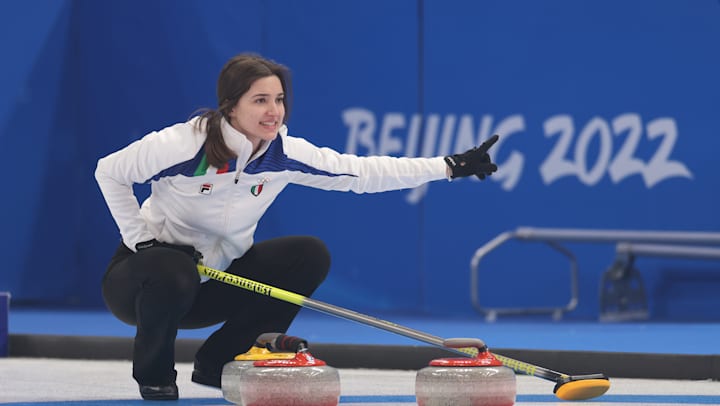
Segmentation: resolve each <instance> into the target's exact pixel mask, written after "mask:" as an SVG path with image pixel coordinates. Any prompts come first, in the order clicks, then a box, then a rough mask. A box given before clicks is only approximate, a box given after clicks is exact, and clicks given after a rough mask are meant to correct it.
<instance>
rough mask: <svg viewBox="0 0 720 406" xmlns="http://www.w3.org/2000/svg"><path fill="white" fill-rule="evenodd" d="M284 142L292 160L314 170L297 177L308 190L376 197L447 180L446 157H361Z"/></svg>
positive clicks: (299, 141) (302, 142)
mask: <svg viewBox="0 0 720 406" xmlns="http://www.w3.org/2000/svg"><path fill="white" fill-rule="evenodd" d="M284 141H285V144H286V145H285V150H286V153H287V155H288V158H290V159H294V160H297V161H300V162H302V163H304V164H306V165H308V166H309V167H311V168H313V169H314V170H311V171H297V172H295V173H294V175H293V182H294V183H298V184H302V185H305V186H311V187H315V188H319V189H324V190H339V191H352V192H355V193H375V192H385V191H390V190H399V189H409V188H414V187H417V186H420V185H422V184H425V183H427V182H431V181H435V180H440V179H446V170H447V164H445V161H444V160H443V157H433V158H406V157H391V156H363V157H360V156H356V155H351V154H341V153H339V152H337V151H335V150H332V149H330V148H319V147H316V146H315V145H312V144H311V143H310V142H308V141H306V140H304V139H302V138H296V137H285V139H284Z"/></svg>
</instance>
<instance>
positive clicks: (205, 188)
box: [200, 183, 213, 195]
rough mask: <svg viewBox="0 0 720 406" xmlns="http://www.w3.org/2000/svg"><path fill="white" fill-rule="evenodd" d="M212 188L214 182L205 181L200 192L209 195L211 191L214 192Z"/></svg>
mask: <svg viewBox="0 0 720 406" xmlns="http://www.w3.org/2000/svg"><path fill="white" fill-rule="evenodd" d="M212 188H213V185H212V183H203V185H202V186H200V194H202V195H209V194H210V193H212Z"/></svg>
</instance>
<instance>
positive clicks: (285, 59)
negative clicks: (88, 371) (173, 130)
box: [0, 0, 720, 320]
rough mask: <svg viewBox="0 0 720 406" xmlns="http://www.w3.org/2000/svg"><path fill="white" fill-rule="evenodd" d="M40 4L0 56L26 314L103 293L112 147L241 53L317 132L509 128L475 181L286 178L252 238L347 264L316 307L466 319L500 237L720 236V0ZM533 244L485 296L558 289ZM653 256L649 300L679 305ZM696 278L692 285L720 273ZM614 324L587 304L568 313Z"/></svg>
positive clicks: (532, 295)
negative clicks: (482, 256) (488, 249)
mask: <svg viewBox="0 0 720 406" xmlns="http://www.w3.org/2000/svg"><path fill="white" fill-rule="evenodd" d="M36 3H37V2H33V4H32V5H25V4H24V3H22V2H13V3H12V4H9V5H8V7H6V11H7V12H6V13H5V15H6V16H12V19H11V18H10V17H7V18H6V20H8V21H6V22H7V23H8V24H5V25H2V26H3V30H5V31H3V33H5V32H7V34H8V35H2V36H0V46H2V49H3V51H4V55H9V56H10V57H11V58H12V61H13V63H12V64H5V65H3V66H2V67H0V71H1V72H2V73H3V74H2V75H0V81H2V82H0V83H2V84H3V85H4V86H3V89H6V91H5V92H3V95H0V126H1V127H0V128H2V134H3V135H2V139H1V142H2V148H3V150H4V151H6V160H5V167H6V168H9V169H8V170H10V171H11V172H13V173H16V174H22V175H21V178H20V179H19V180H18V181H15V180H13V185H12V186H11V187H10V188H8V190H9V191H10V192H9V193H11V194H10V195H9V197H8V198H6V199H3V210H1V211H0V213H2V214H0V216H2V223H3V224H4V225H5V229H6V230H11V231H6V232H5V233H3V236H2V237H1V238H2V241H1V243H2V245H3V246H5V247H13V249H12V250H11V253H10V255H9V256H8V259H7V263H6V266H5V267H4V269H3V270H2V271H0V275H1V277H0V290H9V291H12V292H13V295H14V296H13V302H14V303H17V304H18V305H22V304H40V305H45V306H51V305H56V306H57V305H64V306H84V307H98V306H102V305H103V304H102V299H101V297H100V289H99V284H100V279H101V277H102V274H103V272H104V268H105V266H106V263H107V261H108V259H109V257H110V256H111V255H112V253H113V250H114V248H115V245H116V244H117V243H118V241H119V235H118V232H117V229H116V227H115V225H114V223H113V222H112V219H111V218H110V215H109V213H108V211H107V209H106V207H105V204H104V201H103V199H102V196H101V195H100V193H99V190H98V189H97V186H96V185H95V182H94V179H93V177H92V173H93V171H94V167H95V163H96V161H97V159H98V158H100V157H102V156H104V155H106V154H108V153H110V152H112V151H114V150H116V149H118V148H120V147H122V146H124V145H126V144H128V143H129V142H131V141H132V140H134V139H136V138H138V137H140V136H142V135H144V134H145V133H147V132H150V131H153V130H156V129H159V128H161V127H164V126H166V125H169V124H172V123H175V122H178V121H183V120H185V119H186V118H187V117H188V116H189V115H190V114H191V113H192V112H193V111H195V110H196V109H197V108H200V107H205V106H209V107H212V106H214V105H215V100H214V97H215V96H214V87H215V80H216V77H217V73H218V72H219V69H220V68H221V66H222V64H223V63H224V62H225V60H226V59H227V58H229V57H230V56H232V55H234V54H236V53H239V52H243V51H255V52H259V53H262V54H264V55H266V56H268V57H271V58H274V59H276V60H278V61H280V62H282V63H285V64H287V65H288V66H289V67H290V68H291V69H292V71H293V83H294V90H295V91H294V96H295V97H294V101H295V103H294V109H293V114H292V117H291V118H290V123H289V127H290V132H291V134H293V135H296V136H300V137H305V138H307V139H309V140H310V141H312V142H314V143H316V144H318V145H321V146H328V147H331V148H334V149H337V150H338V151H341V152H348V153H356V154H359V155H373V154H390V155H395V156H429V155H442V154H447V153H452V152H455V151H460V150H463V149H466V148H469V147H471V146H473V145H476V144H477V143H479V142H480V141H482V140H484V139H485V138H487V137H489V136H490V135H491V134H493V133H499V134H501V135H502V137H501V139H500V141H499V142H498V143H497V144H496V145H495V147H494V152H493V153H494V158H495V160H496V161H497V162H498V164H499V166H500V169H499V171H498V172H497V173H496V174H495V175H493V177H492V178H491V179H490V180H488V181H484V182H482V183H480V182H477V181H474V180H461V181H459V182H452V183H448V182H436V183H433V184H430V185H428V186H427V187H422V188H418V189H415V190H408V191H399V192H391V193H387V194H382V195H368V196H361V197H358V196H352V195H349V194H343V193H327V192H321V191H317V190H308V189H302V188H295V187H291V188H289V189H288V190H287V191H286V193H285V194H283V195H282V196H281V197H280V199H278V201H277V202H276V203H275V205H274V206H273V207H271V208H270V210H268V212H267V214H266V216H265V218H264V219H263V220H262V222H261V223H260V227H259V229H258V233H257V239H258V240H262V239H266V238H272V237H275V236H279V235H286V234H297V233H300V234H314V235H317V236H319V237H321V238H323V239H324V240H325V241H326V242H327V244H328V246H329V247H330V250H331V253H332V255H333V266H332V270H331V273H330V276H329V277H328V279H327V281H326V283H325V284H324V285H323V286H322V287H321V288H320V289H319V290H318V291H317V293H316V295H317V298H318V299H320V300H323V301H327V302H331V303H337V304H340V305H343V306H346V307H350V308H354V309H357V310H359V311H363V312H375V311H382V312H388V311H402V312H409V313H419V314H440V315H458V316H461V315H465V316H473V315H474V314H475V313H474V311H473V307H472V303H471V302H470V299H469V298H468V297H467V294H466V292H467V275H466V272H467V271H466V270H467V261H468V260H469V258H470V257H471V256H472V253H473V252H474V250H475V249H476V247H477V246H478V245H479V244H481V243H482V242H484V241H487V240H489V239H490V238H492V237H493V236H494V235H497V234H498V233H500V232H502V231H503V230H507V229H511V228H513V227H516V226H518V225H521V224H535V225H538V226H544V227H568V228H615V229H663V230H697V231H716V230H718V229H720V217H718V216H717V215H716V211H717V207H720V192H719V191H720V188H718V186H719V185H720V182H719V181H718V179H719V178H718V176H719V175H718V171H717V164H716V162H717V160H716V155H717V152H716V151H718V150H720V137H718V136H717V135H718V134H720V118H718V114H717V106H718V99H717V95H718V94H720V79H718V75H717V72H718V71H720V53H718V52H715V49H716V48H717V44H718V43H720V25H718V24H717V21H720V3H718V2H717V1H715V0H699V1H694V2H679V1H673V0H661V1H655V0H641V1H635V2H631V3H627V2H623V1H620V0H611V1H599V0H598V1H595V0H593V1H584V2H577V1H572V0H553V1H546V2H536V1H532V0H523V1H517V2H502V1H497V2H496V1H490V2H465V1H455V2H450V3H448V2H447V1H440V0H424V1H422V2H418V1H415V0H401V1H392V2H386V1H381V0H351V1H344V2H336V1H333V0H318V1H313V2H310V3H302V5H300V4H299V3H298V2H295V1H292V0H266V1H256V2H241V3H239V2H236V1H230V0H226V1H223V0H217V1H214V2H213V6H212V7H207V5H206V4H205V3H204V2H201V1H193V0H183V1H171V0H159V1H154V2H152V3H146V2H140V1H139V0H132V1H125V2H112V3H109V4H106V3H96V2H81V1H72V0H66V1H45V2H44V3H43V7H40V6H36ZM45 6H47V7H45ZM138 9H142V10H143V12H142V13H138V12H137V10H138ZM10 20H12V21H10ZM10 23H12V24H10ZM16 38H23V39H25V40H24V41H22V42H20V41H15V39H16ZM20 44H22V45H20ZM139 190H140V192H139V193H140V195H143V194H144V193H147V191H146V189H142V188H140V189H139ZM28 202H29V203H28ZM577 255H578V261H579V262H580V266H581V268H582V269H583V272H581V274H580V275H579V280H578V290H579V295H580V297H588V296H593V295H595V294H596V291H597V281H598V280H599V278H600V277H601V274H602V272H603V270H604V267H605V266H606V265H607V264H606V260H607V257H608V254H607V253H606V252H591V251H587V250H580V251H578V252H577ZM496 257H497V258H496ZM516 257H517V253H516V252H513V251H512V250H508V251H507V252H498V253H497V255H496V256H494V257H493V259H492V260H493V261H497V264H490V265H492V266H493V268H494V269H495V268H498V269H500V271H499V272H498V273H497V274H496V275H492V280H491V281H490V283H491V284H492V285H494V286H508V285H509V284H511V283H514V284H518V280H519V281H521V282H522V283H520V284H519V285H520V286H519V287H518V289H517V291H516V292H515V293H514V294H513V295H507V292H502V291H501V289H488V290H487V291H483V292H482V295H483V297H484V298H487V299H488V300H491V301H493V303H496V302H497V303H499V304H500V305H503V304H512V305H520V306H522V305H523V302H525V303H536V302H537V301H538V300H540V301H542V300H544V298H545V297H547V296H554V297H562V295H563V294H564V291H561V290H559V289H561V288H560V286H562V284H563V282H562V281H561V280H559V279H553V277H552V276H545V277H542V278H540V277H538V273H537V272H536V271H535V270H531V268H532V267H531V266H530V265H537V264H535V263H533V262H530V261H529V260H527V259H524V258H516ZM510 259H512V260H513V261H516V260H518V259H519V260H520V261H521V262H522V261H525V264H526V265H528V266H526V267H524V269H527V271H523V273H522V274H521V275H520V277H519V279H518V278H517V277H516V276H511V275H509V274H508V273H505V272H503V271H502V269H503V264H505V263H507V262H509V260H510ZM548 261H552V259H548ZM494 265H498V267H496V266H494ZM548 266H550V265H548ZM653 266H655V267H657V268H659V271H658V272H652V273H648V278H647V279H646V284H647V285H648V291H649V292H650V293H651V294H653V295H656V296H657V297H656V298H655V299H657V300H655V301H653V302H652V303H651V305H653V304H654V303H660V302H661V301H662V300H663V299H664V298H666V297H667V296H668V294H667V293H666V290H667V289H666V288H665V286H666V282H665V280H666V279H667V276H668V273H667V272H664V271H663V268H662V267H663V265H661V264H654V265H653ZM673 275H675V274H673ZM673 278H675V276H673ZM700 278H701V280H698V281H691V284H692V285H695V284H697V285H698V286H705V287H707V286H714V285H718V284H719V283H720V282H719V281H717V280H716V279H714V278H713V277H710V276H707V277H704V276H701V277H700ZM673 283H675V282H673ZM688 286H689V285H688ZM719 288H720V286H719ZM675 299H676V297H675V296H673V300H675ZM503 302H505V303H503ZM705 305H706V306H701V307H700V310H699V312H698V317H700V318H703V317H704V318H706V319H712V320H717V317H718V315H717V314H715V313H714V312H712V310H710V309H712V308H716V307H717V305H718V303H717V300H715V301H714V302H713V301H712V299H710V301H709V302H707V303H705ZM693 306H694V305H693ZM693 308H694V307H693ZM703 309H707V310H703ZM597 315H598V308H597V304H596V303H595V301H582V300H581V301H580V302H579V303H578V305H577V308H576V309H575V310H573V311H572V312H571V313H570V314H568V315H567V317H569V318H572V317H577V318H591V319H594V318H596V317H597ZM666 316H667V317H674V316H673V315H669V314H665V315H663V314H662V312H660V313H658V317H666Z"/></svg>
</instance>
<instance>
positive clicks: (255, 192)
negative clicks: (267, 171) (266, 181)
mask: <svg viewBox="0 0 720 406" xmlns="http://www.w3.org/2000/svg"><path fill="white" fill-rule="evenodd" d="M262 190H263V184H262V183H261V184H259V185H255V186H253V187H251V188H250V193H252V195H253V196H259V195H260V193H262Z"/></svg>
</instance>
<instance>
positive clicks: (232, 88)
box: [197, 53, 292, 168]
mask: <svg viewBox="0 0 720 406" xmlns="http://www.w3.org/2000/svg"><path fill="white" fill-rule="evenodd" d="M268 76H277V77H278V78H279V79H280V83H281V84H282V88H283V92H284V93H285V97H284V98H283V105H284V106H285V118H284V119H283V123H286V122H287V119H288V117H289V116H290V96H291V90H292V89H291V85H290V70H289V69H288V68H286V67H285V66H283V65H281V64H279V63H276V62H274V61H272V60H269V59H266V58H263V57H262V56H260V55H257V54H252V53H244V54H240V55H237V56H235V57H233V58H232V59H230V60H229V61H227V62H226V63H225V66H224V67H223V68H222V70H221V71H220V76H219V77H218V81H217V100H218V107H217V110H212V109H203V110H200V111H199V113H200V120H198V121H197V128H198V130H202V129H203V125H204V126H205V128H204V129H205V130H207V140H206V141H205V154H206V155H207V160H208V163H209V164H210V165H212V166H214V167H216V168H222V167H223V166H224V165H225V163H226V162H228V161H230V160H231V159H235V158H237V155H236V154H235V152H233V151H232V150H231V149H230V148H228V146H227V145H226V144H225V140H224V139H223V136H222V126H221V122H222V118H223V117H224V118H225V120H227V121H230V117H229V115H228V114H229V113H230V111H231V110H232V108H233V107H235V105H236V104H237V101H238V100H239V99H240V97H242V95H243V94H245V92H247V91H248V90H249V89H250V86H252V84H253V83H255V81H256V80H258V79H262V78H265V77H268Z"/></svg>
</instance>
